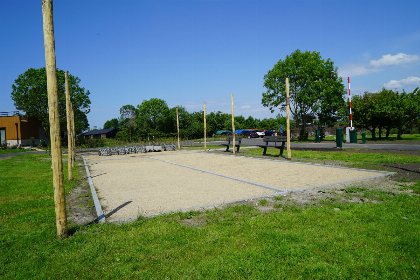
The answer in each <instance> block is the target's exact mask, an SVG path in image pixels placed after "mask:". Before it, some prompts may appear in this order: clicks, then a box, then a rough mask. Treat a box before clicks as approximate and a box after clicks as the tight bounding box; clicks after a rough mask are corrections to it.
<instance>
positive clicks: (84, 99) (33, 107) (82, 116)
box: [11, 67, 90, 136]
mask: <svg viewBox="0 0 420 280" xmlns="http://www.w3.org/2000/svg"><path fill="white" fill-rule="evenodd" d="M79 84H80V79H79V78H78V77H75V76H73V75H71V74H69V90H70V99H71V102H72V104H73V110H74V125H75V132H76V134H79V133H81V132H82V131H84V130H87V129H88V128H89V122H88V119H87V116H86V114H88V113H89V108H90V99H89V94H90V92H89V90H87V91H85V89H84V88H83V87H80V85H79ZM57 86H58V98H59V104H58V106H59V113H60V126H61V128H62V129H65V128H66V127H67V120H66V94H65V77H64V71H63V70H60V69H57ZM11 96H12V99H13V101H14V104H15V107H16V109H18V110H21V111H24V112H25V115H26V116H28V117H35V118H37V119H38V120H40V121H41V122H42V126H43V128H44V130H45V132H46V134H47V135H48V136H49V128H50V124H49V116H48V93H47V74H46V71H45V67H43V68H40V69H34V68H30V69H28V70H27V71H26V72H25V73H23V74H20V75H19V76H18V78H17V79H16V80H15V82H14V84H13V85H12V93H11Z"/></svg>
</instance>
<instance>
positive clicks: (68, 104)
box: [64, 71, 73, 181]
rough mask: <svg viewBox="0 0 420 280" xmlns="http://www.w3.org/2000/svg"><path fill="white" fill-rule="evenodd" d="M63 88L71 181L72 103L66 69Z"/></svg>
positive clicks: (71, 177)
mask: <svg viewBox="0 0 420 280" xmlns="http://www.w3.org/2000/svg"><path fill="white" fill-rule="evenodd" d="M64 79H65V88H66V112H67V157H68V177H69V181H73V139H72V131H71V128H72V127H71V119H72V118H71V115H72V113H73V112H72V108H71V107H72V104H71V100H70V91H69V73H68V71H66V72H65V74H64Z"/></svg>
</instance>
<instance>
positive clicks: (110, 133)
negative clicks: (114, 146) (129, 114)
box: [83, 128, 118, 139]
mask: <svg viewBox="0 0 420 280" xmlns="http://www.w3.org/2000/svg"><path fill="white" fill-rule="evenodd" d="M117 132H118V129H116V128H107V129H99V130H92V131H88V132H85V133H83V135H84V136H85V138H88V139H106V138H115V136H116V135H117Z"/></svg>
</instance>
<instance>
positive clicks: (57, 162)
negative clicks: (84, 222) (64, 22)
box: [42, 0, 68, 238]
mask: <svg viewBox="0 0 420 280" xmlns="http://www.w3.org/2000/svg"><path fill="white" fill-rule="evenodd" d="M42 18H43V29H44V48H45V65H46V72H47V91H48V112H49V121H50V140H51V156H52V167H53V186H54V203H55V217H56V225H57V236H58V237H59V238H64V237H67V234H68V233H67V213H66V194H65V190H64V177H63V162H62V157H61V137H60V115H59V112H58V91H57V68H56V61H55V42H54V23H53V3H52V0H42Z"/></svg>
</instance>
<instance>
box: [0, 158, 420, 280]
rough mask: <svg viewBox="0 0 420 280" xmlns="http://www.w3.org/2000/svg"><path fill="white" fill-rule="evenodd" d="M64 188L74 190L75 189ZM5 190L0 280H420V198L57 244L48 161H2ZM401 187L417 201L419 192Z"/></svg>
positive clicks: (225, 215)
mask: <svg viewBox="0 0 420 280" xmlns="http://www.w3.org/2000/svg"><path fill="white" fill-rule="evenodd" d="M277 153H278V150H277ZM349 160H353V159H349ZM384 160H388V161H394V160H399V159H392V158H384ZM66 170H67V167H66V165H64V171H65V173H66ZM74 175H75V178H76V180H80V178H81V177H82V176H81V174H78V172H77V170H75V174H74ZM65 178H67V175H66V174H65ZM65 182H66V185H67V191H69V190H70V189H71V188H72V187H73V186H74V184H75V183H72V184H69V183H68V182H67V180H66V179H65ZM0 187H1V193H0V251H1V254H0V278H2V279H31V278H35V279H98V278H99V279H115V278H121V279H144V278H146V279H150V278H152V279H165V278H168V279H244V278H250V279H319V278H322V279H341V278H342V279H349V278H352V279H364V278H371V279H402V278H408V279H419V278H420V265H419V259H420V236H419V232H420V212H419V205H420V197H419V195H407V194H398V195H394V194H389V193H387V192H381V191H377V190H369V189H367V188H366V189H365V188H353V189H349V191H348V192H349V193H352V192H357V191H359V192H364V195H366V196H369V195H378V193H379V194H380V196H378V197H380V199H379V202H380V203H362V204H353V203H347V204H343V203H334V202H331V201H325V202H324V203H323V204H322V206H316V205H313V206H310V207H307V208H301V207H297V206H287V205H282V200H281V199H279V200H278V201H277V203H278V204H276V205H275V208H277V209H279V211H274V212H270V213H263V212H260V211H258V209H257V208H256V207H255V206H252V205H249V204H248V205H238V206H233V207H228V208H227V209H224V210H221V209H219V210H214V211H205V212H189V213H175V214H171V215H165V216H160V217H154V218H151V219H144V218H142V219H139V220H138V221H137V222H135V223H131V224H124V225H120V226H118V225H114V224H103V225H99V224H93V225H89V226H81V227H79V226H74V225H73V226H70V232H71V233H72V235H71V237H70V238H67V239H64V240H59V239H56V237H55V236H56V228H55V214H54V201H53V188H52V171H51V163H50V161H48V159H47V158H46V155H25V156H17V157H13V158H8V159H3V160H1V161H0ZM402 188H405V189H408V188H409V189H414V191H415V192H417V193H419V192H420V183H419V182H417V183H416V184H415V185H414V186H410V185H404V186H402ZM337 208H338V209H340V210H339V211H337Z"/></svg>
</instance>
